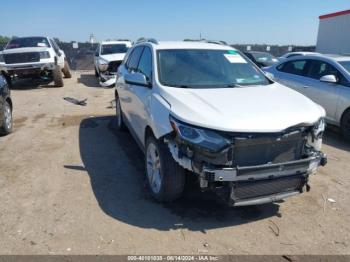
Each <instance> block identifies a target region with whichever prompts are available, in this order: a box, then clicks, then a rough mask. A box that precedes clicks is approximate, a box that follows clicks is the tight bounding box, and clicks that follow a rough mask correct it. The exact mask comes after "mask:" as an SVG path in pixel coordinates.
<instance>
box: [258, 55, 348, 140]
mask: <svg viewBox="0 0 350 262" xmlns="http://www.w3.org/2000/svg"><path fill="white" fill-rule="evenodd" d="M263 70H264V71H265V72H267V73H268V75H270V77H271V78H273V79H274V80H275V81H277V82H280V83H282V84H284V85H286V86H288V87H290V88H292V89H294V90H296V91H298V92H300V93H302V94H304V95H305V96H307V97H309V98H310V99H311V100H313V101H314V102H316V103H318V104H320V105H321V106H323V107H324V109H325V110H326V114H327V116H326V121H327V122H328V123H330V124H333V125H336V126H339V127H341V129H342V132H343V135H344V137H345V138H346V139H347V140H350V56H336V55H305V56H298V57H295V58H291V59H288V60H284V61H281V62H279V63H277V64H275V65H272V66H270V67H265V68H263Z"/></svg>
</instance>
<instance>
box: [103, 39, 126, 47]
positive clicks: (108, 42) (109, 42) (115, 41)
mask: <svg viewBox="0 0 350 262" xmlns="http://www.w3.org/2000/svg"><path fill="white" fill-rule="evenodd" d="M111 44H112V45H113V44H126V45H128V46H131V42H130V41H117V40H107V41H102V42H101V45H111Z"/></svg>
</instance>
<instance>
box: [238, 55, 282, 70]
mask: <svg viewBox="0 0 350 262" xmlns="http://www.w3.org/2000/svg"><path fill="white" fill-rule="evenodd" d="M243 53H244V54H245V55H246V56H247V57H248V58H249V59H250V60H252V61H253V62H254V63H255V64H256V65H257V66H258V67H260V68H261V67H266V66H271V65H273V64H275V63H277V62H278V59H277V58H276V57H274V56H273V55H271V54H270V53H267V52H258V51H246V52H243Z"/></svg>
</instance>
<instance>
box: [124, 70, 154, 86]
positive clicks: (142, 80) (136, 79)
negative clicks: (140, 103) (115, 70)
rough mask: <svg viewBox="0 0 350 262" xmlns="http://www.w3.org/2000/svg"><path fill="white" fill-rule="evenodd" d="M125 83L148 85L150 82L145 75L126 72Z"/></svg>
mask: <svg viewBox="0 0 350 262" xmlns="http://www.w3.org/2000/svg"><path fill="white" fill-rule="evenodd" d="M124 79H125V83H127V84H131V85H139V86H146V87H150V86H151V84H150V83H149V82H148V81H147V79H146V76H145V75H144V74H141V73H128V74H126V75H125V76H124Z"/></svg>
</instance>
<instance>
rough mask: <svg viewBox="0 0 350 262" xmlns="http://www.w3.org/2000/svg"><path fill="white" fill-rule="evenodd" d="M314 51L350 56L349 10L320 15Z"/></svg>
mask: <svg viewBox="0 0 350 262" xmlns="http://www.w3.org/2000/svg"><path fill="white" fill-rule="evenodd" d="M319 18H320V25H319V29H318V37H317V45H316V51H317V52H320V53H324V54H350V10H345V11H341V12H337V13H332V14H327V15H321V16H320V17H319Z"/></svg>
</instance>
